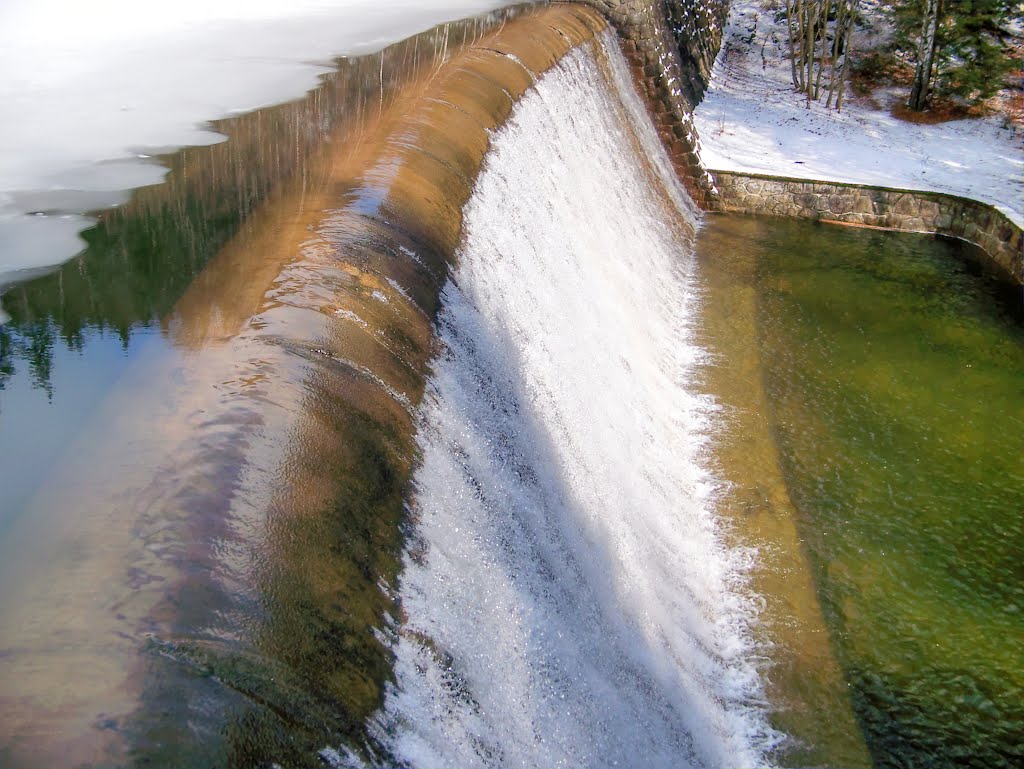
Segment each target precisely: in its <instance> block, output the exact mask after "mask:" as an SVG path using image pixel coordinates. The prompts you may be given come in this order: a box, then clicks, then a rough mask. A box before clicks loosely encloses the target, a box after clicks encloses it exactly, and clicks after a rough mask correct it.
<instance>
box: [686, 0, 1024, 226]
mask: <svg viewBox="0 0 1024 769" xmlns="http://www.w3.org/2000/svg"><path fill="white" fill-rule="evenodd" d="M773 5H774V4H773V3H771V2H770V1H766V0H734V2H733V4H732V10H731V11H730V15H729V22H728V26H727V28H726V32H725V42H724V44H723V47H722V51H721V53H719V56H718V60H717V62H716V63H715V69H714V73H713V75H712V81H711V87H710V89H709V90H708V93H707V96H706V97H705V99H704V101H703V102H702V103H701V104H700V106H699V107H698V108H697V111H696V116H695V117H696V123H697V130H698V131H699V133H700V137H701V145H702V147H703V149H702V152H701V157H702V158H703V160H704V163H705V164H706V165H707V167H708V168H710V169H719V170H723V171H741V172H747V173H763V174H772V175H777V176H789V177H798V178H804V179H818V180H827V181H840V182H853V183H858V184H874V185H880V186H885V187H897V188H903V189H917V190H933V191H937V192H946V193H951V194H954V195H961V196H964V197H968V198H973V199H975V200H981V201H983V202H986V203H991V204H993V205H995V206H996V207H997V208H998V209H999V210H1001V211H1002V212H1003V213H1005V214H1006V215H1007V216H1009V217H1010V219H1012V220H1013V221H1014V222H1016V223H1017V224H1018V225H1021V226H1024V143H1022V141H1021V139H1022V137H1021V135H1020V133H1019V131H1018V132H1017V134H1016V135H1015V134H1014V131H1013V130H1011V129H1008V128H1004V127H1003V125H1002V122H1003V121H1002V120H1001V119H1000V118H998V117H993V118H986V119H972V120H958V121H952V122H948V123H942V124H938V125H915V124H911V123H907V122H904V121H901V120H897V119H896V118H894V117H893V116H892V115H891V114H890V109H889V107H890V105H891V100H892V99H897V98H901V97H902V98H903V99H906V94H905V93H901V92H898V91H893V92H876V93H875V94H873V97H874V99H875V101H876V102H877V103H880V104H881V106H880V107H879V106H878V105H877V104H872V103H871V101H870V100H868V99H856V98H851V99H849V100H848V101H847V102H846V103H845V104H844V105H843V110H842V113H838V112H836V111H835V110H826V109H825V108H824V106H823V104H815V103H812V105H811V108H810V109H806V108H805V102H804V101H803V99H802V98H801V96H800V95H799V94H797V93H796V92H795V91H794V90H793V86H792V84H791V81H790V65H789V60H788V59H787V58H785V54H786V47H787V42H786V29H785V26H784V25H782V24H778V25H777V24H775V22H774V20H773V12H772V11H771V10H769V9H770V8H771V7H772V6H773ZM755 25H756V26H755ZM752 31H753V32H754V37H753V40H752V42H750V43H749V44H748V43H746V42H744V39H746V38H749V37H750V34H751V32H752ZM741 38H742V39H741ZM762 56H763V58H762Z"/></svg>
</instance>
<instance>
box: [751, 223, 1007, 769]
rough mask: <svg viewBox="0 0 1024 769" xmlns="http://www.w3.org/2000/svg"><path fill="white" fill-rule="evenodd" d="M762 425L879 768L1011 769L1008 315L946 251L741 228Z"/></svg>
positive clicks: (855, 236)
mask: <svg viewBox="0 0 1024 769" xmlns="http://www.w3.org/2000/svg"><path fill="white" fill-rule="evenodd" d="M743 227H744V228H745V229H746V230H747V232H746V233H745V236H746V237H748V238H751V239H752V240H753V241H754V242H757V243H759V245H760V248H761V253H760V257H759V262H758V266H757V277H756V283H757V289H758V304H757V306H758V310H757V312H758V319H757V320H758V327H759V340H758V342H759V345H760V348H761V353H762V360H763V361H764V366H765V369H764V377H765V387H766V389H767V392H768V396H769V402H770V404H771V412H772V413H771V421H772V427H773V429H774V432H775V435H776V439H777V441H778V443H779V446H780V449H781V455H782V463H783V470H784V473H785V475H786V480H787V483H788V485H789V487H790V494H791V495H792V497H793V500H794V502H795V504H796V507H797V509H798V516H799V520H798V529H799V532H800V535H801V538H802V539H803V542H804V546H805V547H806V551H807V554H808V557H809V559H810V562H811V568H812V570H813V572H814V576H815V580H816V584H817V588H818V593H819V597H820V600H821V603H822V608H823V611H824V613H825V619H826V622H827V624H828V625H829V628H830V632H831V635H832V639H833V645H834V648H835V651H836V654H837V656H838V658H839V661H840V664H841V666H842V668H843V670H844V673H845V677H846V680H847V683H848V685H849V687H850V690H851V694H852V699H853V705H854V709H855V711H856V714H857V718H858V720H859V722H860V724H861V728H862V729H863V731H864V735H865V738H866V739H867V741H868V745H869V749H870V750H871V753H872V757H873V759H874V762H875V764H876V766H877V767H886V768H888V767H901V768H902V767H906V768H908V769H909V767H936V769H937V768H938V767H985V769H994V768H995V767H1016V766H1022V765H1024V318H1022V313H1021V296H1020V293H1019V290H1013V289H1008V288H1007V287H1006V286H1005V285H1004V284H1001V283H1000V282H999V281H998V280H996V279H994V278H992V277H991V276H989V275H986V274H985V272H984V271H983V270H982V269H980V268H979V267H978V266H977V264H976V262H973V261H972V259H974V258H976V256H977V255H976V254H975V253H974V252H973V250H972V249H970V248H969V247H967V246H964V245H962V244H959V243H953V242H946V241H941V240H936V239H935V238H931V237H925V236H914V235H903V234H900V235H896V234H892V233H883V232H875V231H867V230H852V229H844V228H835V227H824V226H815V225H810V224H802V223H788V222H787V223H778V222H773V223H770V224H769V223H766V222H754V221H748V222H746V223H745V224H744V225H743Z"/></svg>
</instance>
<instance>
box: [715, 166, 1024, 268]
mask: <svg viewBox="0 0 1024 769" xmlns="http://www.w3.org/2000/svg"><path fill="white" fill-rule="evenodd" d="M711 173H712V175H713V176H714V178H715V182H716V185H717V188H718V196H717V199H716V200H715V201H714V202H713V204H712V206H711V208H712V209H713V210H716V211H721V212H724V213H743V214H760V215H766V216H785V217H796V218H801V219H814V220H832V221H837V222H847V223H851V224H861V225H868V226H872V227H885V228H887V229H894V230H907V231H911V232H933V233H938V234H940V235H949V236H951V237H955V238H961V239H963V240H966V241H969V242H971V243H974V244H975V245H977V246H979V247H980V248H982V249H983V250H984V251H985V252H986V253H987V254H988V255H989V256H990V257H991V258H992V260H993V261H994V262H995V263H996V264H997V265H998V266H999V267H1000V268H1001V269H1002V270H1004V271H1005V272H1006V273H1007V274H1008V275H1009V276H1010V278H1011V279H1012V280H1014V281H1015V282H1016V283H1019V284H1024V254H1022V251H1021V248H1022V245H1021V244H1022V235H1021V229H1020V227H1018V226H1017V225H1015V224H1014V223H1013V222H1011V221H1010V220H1009V219H1008V218H1007V217H1006V216H1005V215H1004V214H1003V213H1001V212H1000V211H997V210H996V209H995V208H993V207H992V206H990V205H987V204H985V203H979V202H978V201H975V200H969V199H967V198H960V197H956V196H954V195H944V194H942V193H938V192H922V191H920V190H900V189H890V188H886V187H869V186H865V185H856V184H842V183H838V182H821V181H809V180H807V179H791V178H779V177H773V176H762V175H758V174H739V173H734V172H727V171H712V172H711Z"/></svg>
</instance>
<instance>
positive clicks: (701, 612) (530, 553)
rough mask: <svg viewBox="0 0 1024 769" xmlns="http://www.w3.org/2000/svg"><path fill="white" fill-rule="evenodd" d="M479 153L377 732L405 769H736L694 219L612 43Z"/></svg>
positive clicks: (748, 685)
mask: <svg viewBox="0 0 1024 769" xmlns="http://www.w3.org/2000/svg"><path fill="white" fill-rule="evenodd" d="M609 41H611V38H608V39H606V45H605V48H604V51H603V52H598V51H594V52H589V51H586V50H577V51H574V52H573V53H571V54H570V55H569V56H568V57H566V58H565V59H564V60H563V61H562V63H561V64H560V65H559V66H558V67H557V68H556V69H554V70H553V71H551V72H549V73H548V74H547V75H546V76H545V77H544V79H543V80H541V81H540V82H539V83H538V84H537V86H536V88H535V89H533V90H532V91H531V92H529V93H528V94H527V95H526V96H525V97H524V98H523V100H522V101H521V102H520V103H519V104H518V105H517V107H516V110H515V112H514V113H513V116H512V118H511V119H510V120H509V122H508V123H507V124H506V125H505V126H504V127H503V128H502V129H501V130H500V131H499V132H498V134H497V136H496V137H495V139H494V142H493V145H492V148H491V152H490V154H489V155H488V158H487V161H486V163H485V168H484V171H483V173H482V175H481V177H480V179H479V181H478V184H477V187H476V189H475V191H474V196H473V198H472V199H471V201H470V203H469V204H468V206H467V209H466V214H465V216H466V219H465V229H464V233H465V234H464V241H463V244H462V246H461V248H460V251H459V255H458V266H457V268H456V270H455V271H454V274H453V275H452V277H451V279H450V281H449V283H448V284H447V286H446V287H445V290H444V294H443V300H444V305H443V310H442V313H441V315H440V318H439V321H438V328H439V335H440V342H441V345H442V352H441V353H440V355H439V357H438V358H436V359H435V361H434V364H433V374H432V376H431V379H430V383H429V386H428V393H427V397H426V401H425V404H424V406H423V408H422V410H421V412H420V416H419V432H418V438H417V443H418V446H419V449H420V451H421V454H422V457H421V463H420V467H419V469H418V470H417V473H416V476H415V479H414V485H415V493H414V498H413V509H412V519H413V522H414V526H413V531H412V535H411V544H410V546H409V549H408V551H407V554H406V559H405V565H404V573H403V576H402V579H401V591H400V592H401V601H402V607H403V613H404V616H405V621H404V622H403V624H402V627H401V629H400V641H399V643H398V647H397V663H396V674H397V682H396V684H395V686H394V688H393V689H392V690H391V693H390V694H389V695H388V699H387V705H386V709H385V713H384V715H383V716H382V726H381V728H382V730H383V731H384V732H385V740H386V741H387V742H388V744H389V745H390V747H391V749H392V750H393V752H394V753H395V754H397V755H398V756H399V757H401V758H402V759H404V760H406V761H409V762H410V763H411V764H413V765H416V766H466V767H469V766H509V767H511V766H523V767H528V766H616V765H618V766H631V765H636V764H637V762H638V761H640V762H641V763H642V764H643V765H645V766H665V767H669V766H672V767H687V766H689V767H737V766H755V765H757V764H758V763H759V762H760V760H761V757H762V756H763V753H764V751H765V750H766V749H767V748H768V747H769V746H770V744H771V741H772V738H773V735H772V734H771V732H770V731H769V730H768V729H767V727H766V724H765V722H764V718H763V713H762V711H761V704H762V703H761V696H762V694H761V690H760V684H759V681H758V676H757V672H756V670H755V668H754V665H753V664H752V662H751V659H750V655H751V654H752V653H753V649H752V646H751V641H750V637H749V633H748V624H749V623H750V621H751V620H752V619H753V610H752V606H751V604H750V597H749V596H747V595H746V594H745V593H744V591H743V585H742V583H743V569H744V566H745V559H744V552H743V551H742V550H734V551H731V552H730V551H728V550H727V549H726V548H725V547H724V545H723V541H722V536H721V531H720V528H719V524H718V521H717V519H716V516H715V515H714V496H715V493H714V487H713V484H712V482H711V480H710V478H709V477H708V476H707V474H706V472H705V471H704V470H703V466H704V459H705V452H706V445H705V438H706V436H705V426H706V422H707V418H708V414H709V411H710V408H711V406H710V402H709V401H708V400H706V399H703V398H700V397H695V396H694V395H693V394H692V387H691V385H692V378H693V374H694V369H695V366H696V365H697V364H698V363H699V362H700V360H701V358H702V352H701V350H700V349H698V348H697V347H695V345H694V344H693V342H692V340H691V331H692V324H693V321H694V317H695V314H696V313H697V312H698V310H699V304H698V302H697V296H696V293H695V291H694V281H693V277H692V271H693V269H694V257H693V249H692V243H693V230H694V227H695V221H696V219H697V215H696V214H695V213H694V210H693V206H692V203H690V202H689V199H688V198H687V197H686V196H685V193H684V192H683V191H682V190H681V188H680V186H679V184H678V182H677V181H676V180H675V178H674V176H673V174H672V171H671V170H670V166H669V165H668V160H667V157H666V156H665V154H664V152H663V150H662V148H661V145H660V143H659V140H658V138H657V136H656V135H655V134H654V132H653V130H652V128H651V126H650V123H649V120H648V119H647V117H646V113H645V112H644V108H643V106H642V104H641V103H640V102H639V101H638V99H637V96H636V94H635V92H634V91H633V88H632V85H631V83H630V78H629V75H628V73H627V71H626V66H625V62H624V60H623V59H622V57H621V54H619V53H618V50H617V47H615V45H614V42H612V43H611V45H608V44H607V42H609Z"/></svg>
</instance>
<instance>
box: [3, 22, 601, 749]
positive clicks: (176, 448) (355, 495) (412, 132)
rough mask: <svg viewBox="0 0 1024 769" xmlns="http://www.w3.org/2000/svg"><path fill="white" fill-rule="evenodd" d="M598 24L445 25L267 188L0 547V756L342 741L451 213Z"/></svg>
mask: <svg viewBox="0 0 1024 769" xmlns="http://www.w3.org/2000/svg"><path fill="white" fill-rule="evenodd" d="M513 16H514V15H513ZM492 27H493V25H492ZM604 28H605V22H604V21H603V19H601V17H600V16H599V15H597V14H596V13H593V12H592V11H589V10H586V9H582V8H576V7H554V8H541V9H536V10H533V11H529V12H527V13H525V14H522V15H521V17H519V18H515V17H513V18H507V19H506V21H505V22H503V23H500V22H499V23H498V25H497V28H495V29H493V31H490V32H486V31H485V30H481V29H480V28H479V27H477V28H476V29H477V30H478V31H479V33H478V34H476V33H475V34H474V35H472V36H470V38H469V39H467V41H466V43H465V45H464V46H462V47H460V48H459V47H457V48H455V49H453V50H448V49H447V42H448V37H447V34H445V37H444V43H443V46H444V47H443V49H441V50H439V49H437V48H436V47H435V50H434V54H435V55H437V54H439V53H440V56H439V57H438V59H437V61H436V63H435V64H433V65H430V66H426V67H424V68H420V69H419V70H417V71H416V72H415V73H414V77H412V78H411V79H409V81H408V82H407V83H405V84H404V85H403V86H401V87H400V88H398V89H397V90H395V91H393V93H392V90H391V87H390V85H389V99H388V101H387V102H385V101H384V100H383V99H382V100H381V102H380V104H379V105H374V104H373V103H372V102H369V103H368V104H367V105H366V106H365V107H364V108H363V109H362V110H361V112H360V116H359V119H358V120H357V121H356V126H355V128H353V126H351V125H346V126H344V127H343V129H341V132H340V133H337V134H335V135H333V136H329V137H328V141H327V143H326V144H325V145H324V148H323V150H320V151H316V152H314V153H313V154H312V155H311V156H310V160H309V161H308V162H306V163H305V164H304V165H303V166H302V168H301V173H297V174H295V175H294V176H293V177H292V179H291V180H290V181H288V182H286V183H284V184H282V185H280V186H277V187H274V188H272V192H271V194H270V196H269V197H268V198H267V201H266V202H265V203H263V204H261V205H260V206H259V207H258V208H257V209H256V210H255V212H254V213H253V215H252V216H251V217H248V218H246V219H245V221H244V223H243V224H242V226H241V228H240V229H239V231H238V233H237V234H236V235H235V236H233V237H232V239H231V240H230V241H229V242H228V243H227V244H226V245H225V246H224V247H223V248H222V249H221V250H220V251H219V252H218V253H217V254H216V255H215V256H214V258H213V259H212V260H211V261H210V262H209V264H208V265H206V267H205V268H204V269H203V271H202V272H201V273H200V274H199V275H198V277H197V278H196V279H195V280H194V282H193V283H192V284H191V285H190V286H189V288H188V289H187V290H186V291H185V293H184V294H183V295H182V296H181V298H180V299H179V300H178V301H177V303H176V304H175V305H174V307H173V309H171V311H170V312H169V313H167V315H166V316H165V318H164V320H163V322H162V327H161V329H160V332H159V334H156V335H153V336H151V337H147V339H146V341H145V343H144V344H142V345H141V347H140V348H139V349H140V352H139V353H138V357H136V359H135V360H134V361H133V364H132V365H131V366H129V367H128V368H127V369H126V370H125V372H124V374H123V375H121V376H120V377H119V379H118V381H117V382H116V384H115V385H114V386H113V388H112V389H111V391H110V393H109V394H108V395H107V396H106V398H105V399H104V400H103V401H102V402H101V403H100V404H99V405H98V406H97V408H96V410H95V412H94V413H93V414H92V416H91V418H89V419H88V420H87V421H86V422H85V424H84V425H83V427H82V428H81V430H80V432H79V434H78V435H77V437H76V438H74V440H72V441H71V442H70V443H69V445H68V446H67V447H66V450H65V451H64V452H63V455H62V457H61V458H60V459H59V461H57V462H56V464H55V465H54V467H53V469H52V470H51V471H50V473H49V474H48V477H47V478H46V479H45V481H44V482H43V483H42V485H41V487H40V490H39V491H38V492H36V493H35V494H34V495H33V496H32V498H31V499H30V500H29V502H28V503H27V504H26V506H25V509H24V512H23V513H22V514H20V515H19V516H17V517H16V519H14V520H13V521H12V522H11V524H10V526H9V529H8V534H7V536H6V537H5V540H4V552H3V553H2V556H3V557H2V559H0V563H2V565H0V575H2V577H3V584H4V589H3V591H0V609H2V617H3V623H2V625H0V648H2V649H3V654H2V655H0V681H2V696H0V723H2V727H0V759H2V762H3V763H4V765H5V766H10V767H38V766H54V767H58V766H71V765H80V764H81V763H82V762H89V763H92V764H94V765H97V766H107V765H124V764H137V763H148V764H155V765H173V766H204V767H206V766H239V765H258V764H260V763H262V762H266V761H274V762H282V763H284V764H286V765H287V764H292V765H307V764H309V763H310V762H315V761H318V760H320V759H318V758H316V755H317V752H318V751H319V750H320V749H322V748H323V747H325V746H328V745H335V744H341V743H346V744H351V745H355V746H356V748H357V749H358V750H362V749H363V748H361V747H360V746H361V745H364V744H365V737H364V736H363V735H364V722H365V719H366V718H367V717H368V716H369V715H370V714H371V713H372V712H373V711H374V710H375V709H376V708H377V707H378V705H379V703H380V697H381V694H382V685H383V682H384V681H386V680H387V679H388V678H389V677H390V675H391V673H390V667H391V663H390V654H391V652H390V650H389V648H388V645H387V644H386V643H382V638H383V636H382V634H384V635H385V636H386V634H387V633H388V632H389V630H388V628H389V626H390V625H391V623H392V620H390V619H388V618H389V617H391V616H394V615H395V613H396V607H395V603H394V595H393V593H392V592H391V591H390V589H389V587H388V586H389V585H393V584H395V581H396V574H397V570H398V567H399V556H400V550H401V547H402V535H401V521H402V519H403V517H404V515H403V507H404V505H405V501H404V494H405V489H406V484H407V482H408V479H409V474H410V472H411V469H412V466H413V460H414V456H415V449H414V446H413V444H412V431H413V422H412V407H413V406H414V405H415V404H416V403H417V402H419V400H420V399H421V397H422V391H423V375H424V373H425V367H426V365H427V362H428V361H429V359H430V356H431V350H432V347H431V345H432V343H431V321H432V318H433V316H434V314H435V313H436V311H437V307H438V295H439V292H440V290H441V287H442V285H443V280H444V276H445V275H446V273H447V269H448V268H447V264H448V262H449V260H450V259H451V257H452V255H453V253H454V251H455V248H456V246H457V244H458V242H459V237H460V227H461V216H462V215H461V209H462V206H463V204H464V203H465V201H466V200H467V199H468V198H469V195H470V193H471V191H472V188H473V182H474V179H475V177H476V173H477V169H478V168H479V166H480V163H481V161H482V159H483V157H484V154H485V152H486V150H487V148H488V146H489V134H488V131H490V130H493V129H494V128H496V127H497V126H498V125H500V124H501V123H502V122H503V121H504V120H505V119H506V118H507V116H508V114H509V113H510V112H511V109H512V105H513V103H514V101H515V100H516V99H517V98H518V97H519V96H521V95H522V94H523V93H524V92H525V91H526V90H527V89H528V88H529V87H530V86H531V85H532V84H533V83H534V82H535V81H536V80H537V78H538V77H539V76H540V75H541V74H542V73H543V72H544V71H545V70H547V69H548V68H550V67H551V66H553V65H554V64H555V63H556V62H557V61H558V60H559V58H560V57H561V56H562V55H564V54H565V53H566V52H567V51H568V50H570V49H571V48H572V47H573V46H575V45H578V44H580V43H582V42H583V41H586V40H589V39H591V38H592V37H593V35H594V34H595V32H596V31H599V30H601V29H604ZM436 42H437V41H436V39H435V40H434V43H435V44H436ZM381 61H382V62H383V56H382V58H381ZM381 67H383V63H382V64H381ZM381 88H382V93H383V83H382V85H381ZM374 106H377V107H378V108H377V109H376V110H375V109H373V107H374ZM211 151H212V152H219V151H223V150H218V149H217V148H211ZM192 152H193V153H195V152H199V150H194V151H192ZM191 157H196V155H195V154H192V155H191ZM200 165H201V162H200ZM143 194H146V193H145V191H144V193H143ZM184 201H185V202H187V198H185V199H184ZM156 205H157V206H163V205H164V204H163V203H160V202H157V203H156ZM179 205H181V202H175V201H174V200H173V199H172V200H171V202H170V203H169V207H172V208H173V207H176V206H179ZM18 294H19V292H17V291H16V292H15V293H14V295H13V296H12V297H11V305H12V316H14V318H15V322H16V321H17V319H18V317H19V312H21V309H20V307H19V306H18V305H17V303H18V300H19V295H18ZM65 511H74V515H73V516H68V515H66V514H64V512H65ZM367 749H372V748H367Z"/></svg>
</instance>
